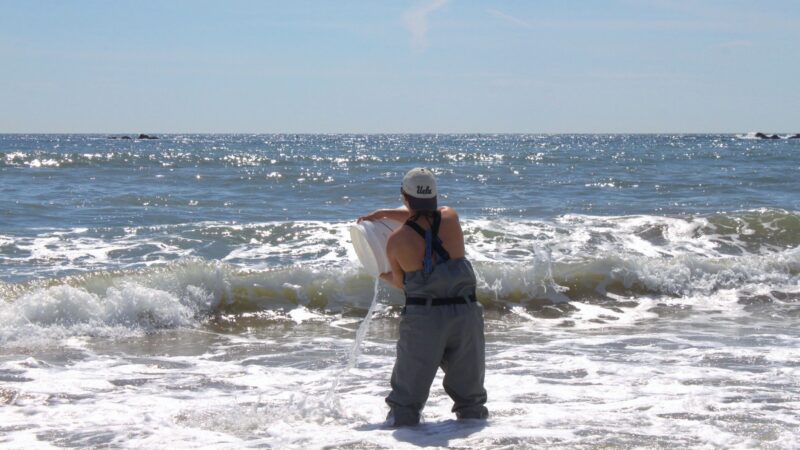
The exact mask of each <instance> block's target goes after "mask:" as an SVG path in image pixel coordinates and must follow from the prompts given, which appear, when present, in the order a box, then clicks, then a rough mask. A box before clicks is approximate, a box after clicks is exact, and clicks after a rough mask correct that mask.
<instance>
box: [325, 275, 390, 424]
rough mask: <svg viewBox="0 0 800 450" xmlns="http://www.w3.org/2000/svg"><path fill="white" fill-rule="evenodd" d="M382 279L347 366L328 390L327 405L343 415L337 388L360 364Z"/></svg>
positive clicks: (357, 334)
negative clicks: (360, 356) (362, 346)
mask: <svg viewBox="0 0 800 450" xmlns="http://www.w3.org/2000/svg"><path fill="white" fill-rule="evenodd" d="M380 282H381V281H380V278H375V290H374V293H373V294H372V303H371V304H370V305H369V310H367V315H366V317H364V320H362V321H361V325H359V326H358V330H356V338H355V341H354V342H353V346H352V347H351V348H350V352H349V353H348V354H347V365H346V366H344V367H343V368H342V369H341V370H339V373H338V374H336V376H335V377H334V378H333V381H332V382H331V387H330V388H329V389H328V394H327V395H326V396H325V405H328V406H329V407H331V408H333V409H336V410H337V411H339V412H340V413H343V412H344V411H342V406H341V404H340V403H339V399H338V398H337V397H336V388H337V387H339V381H340V380H341V379H342V377H343V376H345V375H347V373H348V372H350V369H352V368H353V367H355V366H356V363H357V362H358V355H359V354H361V342H362V341H363V340H364V336H365V335H366V334H367V330H368V329H369V324H370V322H372V313H374V312H375V306H377V304H378V290H379V288H380Z"/></svg>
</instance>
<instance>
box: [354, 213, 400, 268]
mask: <svg viewBox="0 0 800 450" xmlns="http://www.w3.org/2000/svg"><path fill="white" fill-rule="evenodd" d="M400 225H402V224H401V223H400V222H398V221H396V220H391V219H379V220H375V221H368V220H365V221H363V222H361V223H359V224H356V225H353V226H351V227H350V240H352V241H353V248H354V249H355V251H356V255H358V260H359V261H361V265H362V266H364V270H365V271H367V273H369V274H370V275H372V276H373V277H377V276H378V275H380V274H382V273H384V272H388V271H390V270H391V266H389V260H388V259H387V258H386V242H387V241H388V240H389V236H390V235H391V234H392V233H393V232H394V230H396V229H397V228H398V227H400Z"/></svg>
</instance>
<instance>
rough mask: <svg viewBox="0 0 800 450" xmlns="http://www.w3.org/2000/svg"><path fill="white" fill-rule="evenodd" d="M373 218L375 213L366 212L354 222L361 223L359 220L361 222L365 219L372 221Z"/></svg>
mask: <svg viewBox="0 0 800 450" xmlns="http://www.w3.org/2000/svg"><path fill="white" fill-rule="evenodd" d="M375 219H376V217H375V213H374V212H372V213H369V214H367V215H366V216H361V217H359V218H358V220H356V223H361V222H363V221H365V220H367V221H369V222H372V221H373V220H375Z"/></svg>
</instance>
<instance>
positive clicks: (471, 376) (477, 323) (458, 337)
mask: <svg viewBox="0 0 800 450" xmlns="http://www.w3.org/2000/svg"><path fill="white" fill-rule="evenodd" d="M465 308H468V310H465ZM458 309H460V310H461V311H460V313H459V315H458V319H457V321H458V322H457V324H456V325H457V326H454V327H452V328H451V335H450V339H449V340H448V345H447V348H446V349H445V351H444V357H443V358H442V369H443V370H444V373H445V375H444V383H443V384H444V390H445V392H447V394H448V395H449V396H450V398H452V399H453V402H454V405H453V412H454V413H456V416H457V417H458V418H459V419H485V418H487V417H488V416H489V410H487V409H486V407H485V406H484V404H485V403H486V389H484V387H483V381H484V373H485V355H484V353H485V346H486V344H485V340H484V336H483V308H482V307H481V306H480V305H478V304H472V305H458Z"/></svg>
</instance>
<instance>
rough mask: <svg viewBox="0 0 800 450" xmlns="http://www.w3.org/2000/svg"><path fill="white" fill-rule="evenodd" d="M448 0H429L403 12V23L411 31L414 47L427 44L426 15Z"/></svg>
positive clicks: (417, 47) (421, 46)
mask: <svg viewBox="0 0 800 450" xmlns="http://www.w3.org/2000/svg"><path fill="white" fill-rule="evenodd" d="M447 1H448V0H431V1H429V2H426V3H424V4H421V5H419V6H417V7H414V8H411V9H409V10H408V11H406V12H405V13H403V25H405V27H406V29H407V30H408V32H409V33H411V45H412V46H413V47H414V48H415V49H419V50H421V49H424V48H425V47H427V46H428V16H429V15H430V14H431V13H432V12H434V11H436V10H437V9H439V8H441V7H443V6H444V5H446V4H447Z"/></svg>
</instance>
